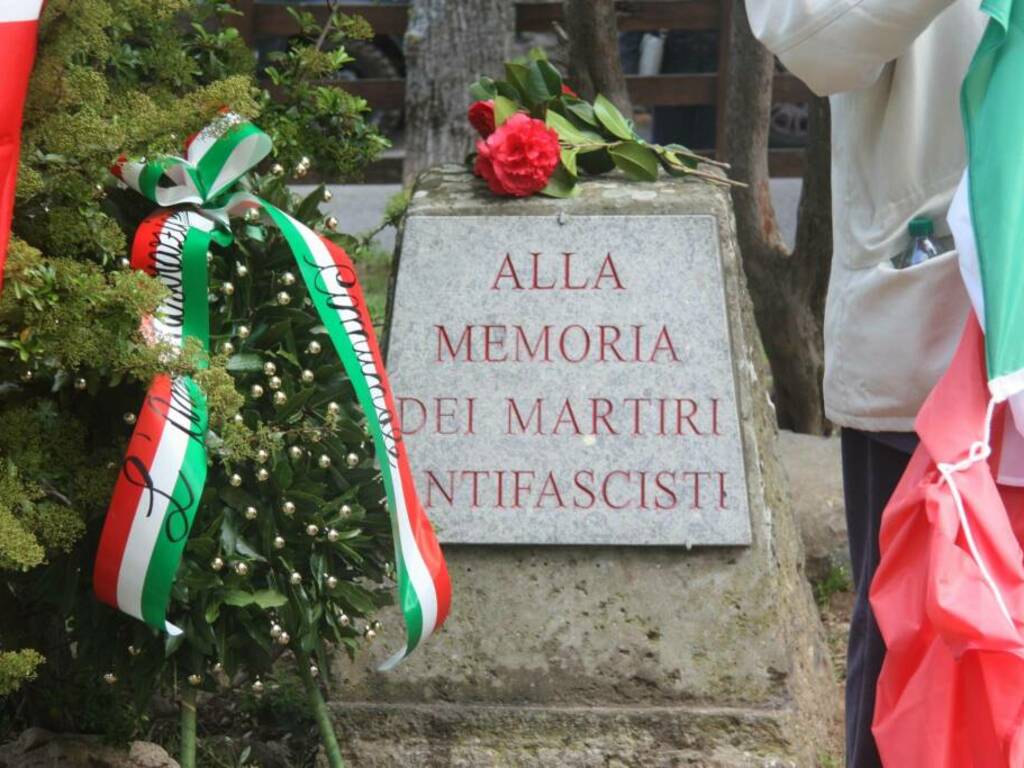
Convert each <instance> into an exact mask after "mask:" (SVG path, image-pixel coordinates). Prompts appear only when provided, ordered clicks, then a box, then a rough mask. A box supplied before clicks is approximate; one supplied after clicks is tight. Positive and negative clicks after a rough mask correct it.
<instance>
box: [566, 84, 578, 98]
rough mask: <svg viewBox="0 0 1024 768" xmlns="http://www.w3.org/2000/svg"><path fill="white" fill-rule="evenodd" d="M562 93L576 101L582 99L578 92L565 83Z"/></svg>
mask: <svg viewBox="0 0 1024 768" xmlns="http://www.w3.org/2000/svg"><path fill="white" fill-rule="evenodd" d="M562 93H564V94H565V95H566V96H572V97H573V98H574V99H578V98H579V97H580V95H579V94H578V93H576V91H574V90H573V89H572V88H570V87H569V86H568V85H566V84H565V83H562Z"/></svg>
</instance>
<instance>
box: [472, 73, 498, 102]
mask: <svg viewBox="0 0 1024 768" xmlns="http://www.w3.org/2000/svg"><path fill="white" fill-rule="evenodd" d="M469 95H470V96H472V97H473V98H474V99H476V100H477V101H487V99H493V98H494V97H495V96H497V95H498V89H497V87H496V86H495V84H494V80H492V79H491V78H489V77H481V78H480V79H479V80H477V81H476V82H475V83H473V84H472V85H471V86H469Z"/></svg>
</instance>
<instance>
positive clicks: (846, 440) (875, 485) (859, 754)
mask: <svg viewBox="0 0 1024 768" xmlns="http://www.w3.org/2000/svg"><path fill="white" fill-rule="evenodd" d="M913 442H914V441H913V437H912V436H910V435H902V434H901V435H893V434H879V435H875V434H872V433H868V432H860V431H858V430H853V429H844V430H843V435H842V447H843V490H844V495H845V498H846V525H847V536H848V538H849V541H850V558H851V562H852V565H853V584H854V589H855V590H856V600H855V603H854V607H853V617H852V618H851V620H850V644H849V648H848V652H847V671H846V765H847V768H878V766H881V765H882V762H881V760H880V758H879V756H878V749H877V748H876V747H875V739H874V737H873V736H872V735H871V721H872V718H873V717H874V714H875V685H876V683H877V681H878V673H879V671H880V670H881V668H882V659H883V658H884V657H885V644H884V643H883V642H882V636H881V635H880V634H879V632H878V625H877V624H876V623H875V617H874V614H872V612H871V605H870V604H869V603H868V592H869V590H870V589H871V580H872V578H874V575H875V569H877V568H878V558H879V554H878V531H879V528H880V527H881V523H882V511H883V510H884V509H885V505H886V504H887V503H888V502H889V498H890V497H891V496H892V493H893V491H894V490H896V485H897V484H898V483H899V480H900V477H902V476H903V471H904V470H905V469H906V468H907V463H908V462H909V461H910V453H909V451H910V450H912V448H913ZM894 768H895V767H894Z"/></svg>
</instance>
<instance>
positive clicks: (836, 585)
mask: <svg viewBox="0 0 1024 768" xmlns="http://www.w3.org/2000/svg"><path fill="white" fill-rule="evenodd" d="M813 586H814V599H815V600H816V601H817V603H818V606H819V607H820V608H827V607H828V605H829V603H830V602H831V600H832V595H835V594H837V593H839V592H850V591H851V590H852V589H853V580H852V579H851V578H850V572H849V571H848V570H846V566H844V565H833V566H832V567H831V568H829V570H828V573H826V574H825V576H824V578H822V579H821V580H820V581H816V582H814V584H813Z"/></svg>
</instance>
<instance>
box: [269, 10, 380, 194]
mask: <svg viewBox="0 0 1024 768" xmlns="http://www.w3.org/2000/svg"><path fill="white" fill-rule="evenodd" d="M289 12H290V13H291V14H292V17H293V18H294V19H295V20H296V22H297V23H298V25H299V28H300V34H299V36H298V37H297V38H296V39H295V40H293V41H292V43H291V44H290V45H289V47H288V50H286V51H279V52H274V53H271V54H270V56H269V59H270V64H269V66H268V67H267V68H266V76H267V78H268V79H269V81H270V86H271V89H272V92H273V97H274V98H273V99H271V98H270V94H269V93H268V94H267V98H265V100H264V103H263V117H262V121H261V124H262V126H263V128H264V129H265V130H267V131H268V132H269V133H271V134H272V135H273V136H274V153H275V156H276V157H277V158H278V160H279V161H280V162H281V163H282V164H284V165H285V167H295V166H297V165H298V164H299V162H300V161H301V159H302V158H303V157H308V158H309V159H310V160H311V161H312V163H313V164H314V165H315V166H317V167H318V168H322V169H333V170H334V172H335V174H336V175H337V176H338V177H339V178H352V177H358V176H359V175H360V173H361V171H362V169H363V167H364V166H366V164H367V163H369V162H371V161H372V160H374V159H375V158H376V157H377V155H378V154H380V152H381V150H383V149H386V148H387V146H388V142H387V140H386V139H385V138H384V137H383V136H381V135H380V134H379V133H377V131H376V130H375V129H374V127H373V126H372V125H370V124H369V123H368V122H366V120H365V119H364V117H365V116H366V114H367V113H368V112H369V111H370V108H369V105H368V104H367V103H366V100H365V99H363V98H360V97H358V96H353V95H352V94H350V93H347V92H346V91H343V90H339V89H338V88H336V87H333V86H332V85H331V81H337V79H338V78H339V76H340V73H341V71H342V69H343V68H344V66H345V65H346V64H348V63H350V62H351V61H352V57H351V56H349V55H348V53H347V52H346V51H345V41H346V40H352V39H355V40H359V39H366V38H370V37H372V36H373V32H372V30H371V29H370V27H369V25H368V24H367V23H366V22H365V21H364V20H363V19H362V18H359V17H351V16H346V15H344V14H342V13H340V12H337V11H335V12H333V13H332V14H331V16H330V18H329V19H328V21H327V22H326V24H325V25H324V26H322V27H321V26H320V25H318V24H317V23H316V21H315V20H314V18H313V15H312V14H310V13H306V12H301V11H298V10H296V9H291V8H290V9H289Z"/></svg>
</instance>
